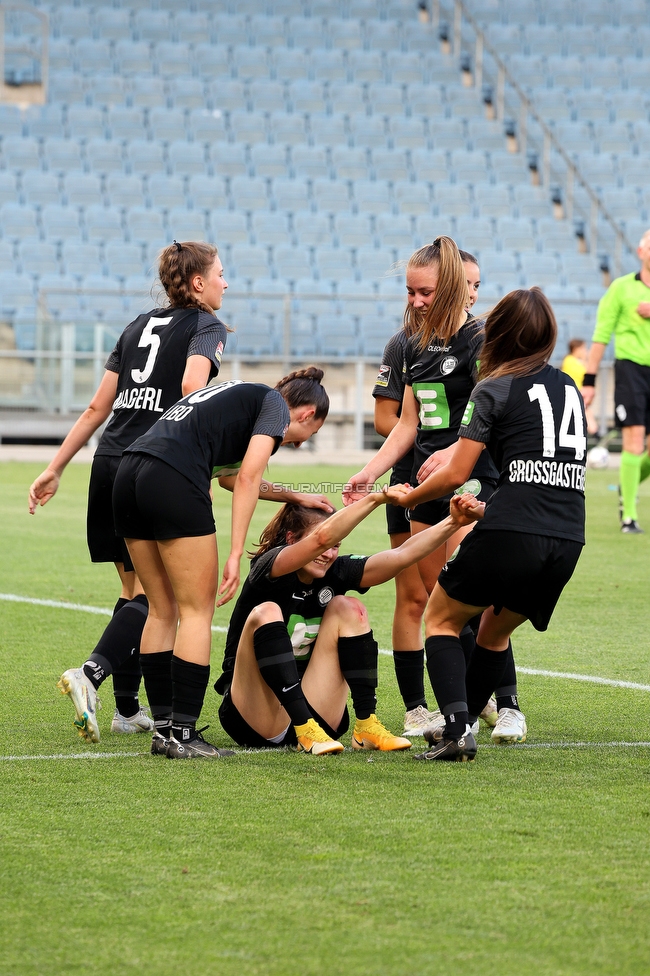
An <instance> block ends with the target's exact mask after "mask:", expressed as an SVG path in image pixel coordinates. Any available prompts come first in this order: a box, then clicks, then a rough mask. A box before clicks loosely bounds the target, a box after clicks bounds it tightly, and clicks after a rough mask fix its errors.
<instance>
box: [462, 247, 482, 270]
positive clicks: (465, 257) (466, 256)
mask: <svg viewBox="0 0 650 976" xmlns="http://www.w3.org/2000/svg"><path fill="white" fill-rule="evenodd" d="M458 253H459V254H460V259H461V261H462V262H463V264H475V265H476V267H477V268H478V259H477V258H475V257H474V255H473V254H470V253H469V251H463V250H462V248H458Z"/></svg>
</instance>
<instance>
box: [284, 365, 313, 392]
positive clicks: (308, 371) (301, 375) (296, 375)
mask: <svg viewBox="0 0 650 976" xmlns="http://www.w3.org/2000/svg"><path fill="white" fill-rule="evenodd" d="M324 375H325V373H324V372H323V370H322V369H321V368H320V367H319V366H305V367H304V368H303V369H296V370H294V371H293V373H289V375H288V376H284V377H283V378H282V379H281V380H280V382H279V383H278V385H277V387H276V389H280V388H281V387H282V386H285V384H286V383H290V382H291V381H292V380H312V381H313V382H314V383H320V381H321V380H322V378H323V376H324Z"/></svg>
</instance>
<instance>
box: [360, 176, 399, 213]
mask: <svg viewBox="0 0 650 976" xmlns="http://www.w3.org/2000/svg"><path fill="white" fill-rule="evenodd" d="M352 191H353V199H354V203H355V205H356V207H357V208H358V210H360V211H364V212H366V213H374V214H378V213H384V212H385V211H390V210H392V200H391V191H390V184H389V183H388V181H387V180H355V181H354V183H353V186H352Z"/></svg>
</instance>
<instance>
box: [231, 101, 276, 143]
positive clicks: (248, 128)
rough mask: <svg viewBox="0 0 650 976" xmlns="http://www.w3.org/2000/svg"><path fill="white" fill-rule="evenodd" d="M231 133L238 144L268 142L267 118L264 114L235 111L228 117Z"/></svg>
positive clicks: (244, 110)
mask: <svg viewBox="0 0 650 976" xmlns="http://www.w3.org/2000/svg"><path fill="white" fill-rule="evenodd" d="M228 124H229V129H230V132H231V133H232V136H233V137H234V139H235V141H236V142H245V143H249V144H252V143H255V142H266V141H267V135H266V118H265V116H264V114H263V113H262V112H248V111H246V109H233V110H232V111H231V112H230V113H229V116H228Z"/></svg>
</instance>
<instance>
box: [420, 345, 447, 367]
mask: <svg viewBox="0 0 650 976" xmlns="http://www.w3.org/2000/svg"><path fill="white" fill-rule="evenodd" d="M450 349H451V346H427V352H449V350H450ZM416 365H417V366H421V365H422V364H421V363H416Z"/></svg>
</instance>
